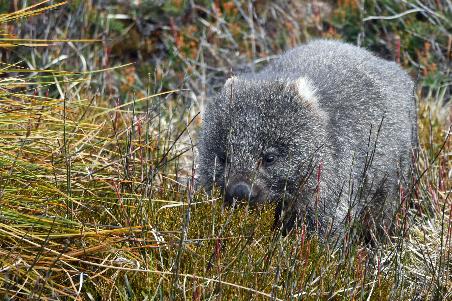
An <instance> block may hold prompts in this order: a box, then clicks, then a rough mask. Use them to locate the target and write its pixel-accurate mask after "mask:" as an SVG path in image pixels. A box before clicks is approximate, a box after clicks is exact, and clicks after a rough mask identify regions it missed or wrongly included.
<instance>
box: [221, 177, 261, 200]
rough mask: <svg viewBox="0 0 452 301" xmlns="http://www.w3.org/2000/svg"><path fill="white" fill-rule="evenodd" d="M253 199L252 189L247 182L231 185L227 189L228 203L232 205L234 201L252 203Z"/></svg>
mask: <svg viewBox="0 0 452 301" xmlns="http://www.w3.org/2000/svg"><path fill="white" fill-rule="evenodd" d="M253 198H254V196H253V193H252V191H251V187H250V185H248V184H247V183H245V182H238V183H235V184H232V185H229V186H228V188H227V189H226V201H227V202H228V203H232V202H233V200H234V199H236V200H237V201H252V199H253Z"/></svg>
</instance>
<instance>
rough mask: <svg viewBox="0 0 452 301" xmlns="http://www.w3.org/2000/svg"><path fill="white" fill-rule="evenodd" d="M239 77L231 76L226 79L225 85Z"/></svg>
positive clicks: (230, 83)
mask: <svg viewBox="0 0 452 301" xmlns="http://www.w3.org/2000/svg"><path fill="white" fill-rule="evenodd" d="M236 79H237V76H231V77H230V78H228V79H227V80H226V83H225V84H224V86H225V87H227V86H230V85H232V82H233V81H235V80H236Z"/></svg>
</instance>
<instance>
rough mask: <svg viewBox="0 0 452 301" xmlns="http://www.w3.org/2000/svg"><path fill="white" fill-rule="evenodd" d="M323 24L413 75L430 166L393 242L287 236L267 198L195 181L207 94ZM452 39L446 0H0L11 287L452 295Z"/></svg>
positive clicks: (176, 293)
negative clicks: (232, 198)
mask: <svg viewBox="0 0 452 301" xmlns="http://www.w3.org/2000/svg"><path fill="white" fill-rule="evenodd" d="M315 38H329V39H341V40H344V41H347V42H350V43H352V44H355V45H360V46H362V47H366V48H368V49H370V50H372V51H373V52H374V53H376V54H377V55H379V56H381V57H384V58H386V59H388V60H394V61H396V62H398V63H400V64H401V65H402V66H403V67H404V68H405V69H406V70H407V71H408V72H409V73H410V75H411V76H412V77H413V79H415V80H416V82H417V88H416V91H415V93H416V99H417V102H418V104H419V130H420V138H421V139H420V143H421V152H420V155H419V161H418V165H419V175H422V178H421V179H420V180H419V183H418V187H417V189H416V190H415V192H413V193H412V194H410V195H408V196H401V202H402V204H403V206H402V207H403V209H404V211H402V212H401V213H400V215H399V216H398V219H399V222H400V227H401V232H400V234H401V235H400V237H399V238H398V239H394V241H393V242H392V243H391V244H389V245H385V246H377V247H375V248H373V249H372V250H371V249H369V248H368V246H365V245H362V244H360V243H359V242H355V241H353V239H352V238H350V240H349V241H348V242H347V243H344V244H343V245H342V246H341V247H340V248H339V249H330V248H329V247H325V246H322V245H319V244H318V243H317V240H316V238H307V237H306V234H305V232H304V230H303V229H300V231H297V232H296V233H293V234H292V235H291V236H289V237H287V238H281V237H280V236H278V235H277V233H275V232H272V231H271V222H272V218H273V215H272V214H273V213H272V211H273V209H274V208H271V206H270V207H268V208H262V209H261V210H258V212H254V211H253V210H249V209H248V208H239V209H236V212H234V213H233V212H229V210H228V209H224V208H222V207H221V202H216V200H217V198H215V197H208V196H205V195H202V194H197V193H195V192H194V189H193V181H194V178H195V174H194V169H195V167H196V164H195V158H196V138H197V132H198V129H199V125H200V123H201V118H200V115H199V114H198V113H199V112H202V110H203V108H204V106H205V103H206V102H207V101H208V100H209V99H210V98H211V96H212V95H214V93H215V92H216V91H217V90H218V89H219V88H220V87H221V86H222V84H223V83H224V81H225V79H226V78H227V77H229V76H231V75H232V74H236V73H240V72H243V71H252V70H258V69H259V68H261V67H262V66H264V65H265V64H266V63H267V62H268V61H269V60H271V59H273V58H275V57H276V56H277V55H278V54H280V53H282V52H283V51H285V50H287V49H289V48H292V47H295V46H296V45H299V44H302V43H303V42H305V41H308V40H310V39H315ZM451 48H452V3H451V2H450V1H449V0H422V1H421V0H406V1H405V0H382V1H376V0H362V1H360V0H338V1H314V0H313V1H295V0H292V1H289V0H281V1H266V0H262V1H251V0H233V1H208V0H204V1H193V0H191V1H188V0H169V1H159V0H153V1H151V0H131V1H125V0H117V1H113V0H111V1H108V0H73V1H67V2H64V1H42V0H41V1H31V0H11V1H1V2H0V64H1V69H0V296H2V298H4V300H9V299H10V298H12V299H23V300H28V299H45V300H66V299H68V300H71V299H76V300H108V299H119V300H155V299H158V300H168V299H172V300H181V299H192V300H204V299H216V300H228V299H236V300H241V299H253V300H254V299H273V300H278V299H281V300H290V299H293V300H296V299H312V300H314V299H315V300H318V299H325V300H327V299H347V300H351V299H366V300H370V299H378V300H394V299H395V298H399V299H401V300H413V299H416V298H419V300H420V299H435V300H440V299H444V300H447V299H448V298H450V297H451V287H452V280H451V273H450V270H452V263H451V258H450V247H451V235H452V227H451V222H450V220H451V212H452V210H451V206H452V202H451V198H450V191H451V169H452V163H451V161H452V160H451V159H450V156H451V143H450V136H449V134H450V122H451V119H452V113H451V110H450V98H451V85H452V83H451V74H450V71H451V59H452V51H451ZM237 211H238V212H237ZM232 213H233V214H232Z"/></svg>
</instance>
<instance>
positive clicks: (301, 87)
mask: <svg viewBox="0 0 452 301" xmlns="http://www.w3.org/2000/svg"><path fill="white" fill-rule="evenodd" d="M295 86H296V87H297V91H298V94H299V95H300V96H301V98H302V99H303V100H304V101H308V102H311V103H313V104H316V103H317V97H316V95H315V93H316V88H315V87H314V85H313V84H312V83H311V81H310V80H309V79H308V78H306V77H300V78H299V79H297V80H296V81H295Z"/></svg>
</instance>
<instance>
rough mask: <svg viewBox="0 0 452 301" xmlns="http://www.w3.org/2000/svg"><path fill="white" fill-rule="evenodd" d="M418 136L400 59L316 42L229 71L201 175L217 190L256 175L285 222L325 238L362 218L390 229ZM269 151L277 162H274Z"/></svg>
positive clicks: (207, 124)
mask: <svg viewBox="0 0 452 301" xmlns="http://www.w3.org/2000/svg"><path fill="white" fill-rule="evenodd" d="M300 78H304V82H303V81H301V88H302V91H301V92H300V91H299V90H298V87H300ZM306 82H307V83H306ZM309 84H310V86H311V89H308V88H309ZM304 88H306V89H305V90H306V91H305V90H303V89H304ZM309 90H311V92H313V93H314V94H312V93H309ZM416 137H417V133H416V106H415V102H414V98H413V82H412V80H411V79H410V77H409V76H408V75H407V74H406V73H405V72H404V71H403V70H402V69H401V68H400V67H399V66H398V65H397V64H395V63H393V62H389V61H386V60H383V59H380V58H377V57H375V56H374V55H372V54H371V53H370V52H368V51H367V50H365V49H363V48H358V47H355V46H352V45H349V44H345V43H342V42H338V41H331V40H315V41H312V42H310V43H308V44H306V45H302V46H300V47H297V48H294V49H292V50H289V51H287V52H286V53H285V54H283V55H282V56H281V57H279V58H278V59H276V60H274V61H272V62H271V63H270V64H269V65H268V66H266V67H265V68H264V69H263V70H261V71H260V72H258V73H256V74H251V73H250V74H241V75H239V76H237V77H233V78H231V79H229V80H228V81H227V82H226V84H225V86H224V88H223V89H222V91H221V92H220V93H219V94H218V96H217V97H216V98H215V99H214V100H213V101H211V102H210V103H209V104H208V106H207V108H206V112H205V116H204V118H203V127H202V136H201V140H200V143H199V168H198V172H199V177H200V183H201V185H202V186H204V187H205V188H206V189H207V190H208V191H210V189H211V188H212V186H213V185H214V183H215V184H216V185H218V186H219V187H222V188H225V186H227V185H228V183H231V181H232V182H234V181H235V182H237V181H241V180H244V181H249V182H250V183H251V185H253V186H255V187H259V193H258V197H257V198H256V200H255V202H256V203H260V202H265V201H276V202H277V203H278V208H279V210H281V211H282V214H283V217H282V218H283V225H284V229H285V230H290V228H292V227H293V225H294V224H295V223H299V222H301V221H304V222H305V223H307V225H308V226H309V229H310V230H314V229H316V230H317V231H318V232H319V233H320V235H321V236H325V235H326V234H327V233H330V232H331V231H333V232H336V233H343V229H344V225H345V224H346V222H347V221H350V220H356V219H357V218H359V219H360V221H363V220H366V221H365V222H366V225H370V224H371V225H372V226H373V227H376V228H381V227H382V226H383V224H385V226H387V225H389V223H390V221H391V218H392V214H393V213H394V210H395V209H396V208H397V205H398V200H399V197H398V194H399V187H400V185H404V184H406V179H407V178H408V173H409V169H410V166H411V158H412V151H413V148H414V147H415V146H416V139H417V138H416ZM269 152H270V153H271V154H272V155H274V156H276V160H275V161H274V162H272V163H269V164H268V166H267V165H266V164H263V163H262V157H263V156H268V155H266V153H269ZM278 218H279V216H278V215H277V216H276V221H278Z"/></svg>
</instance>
